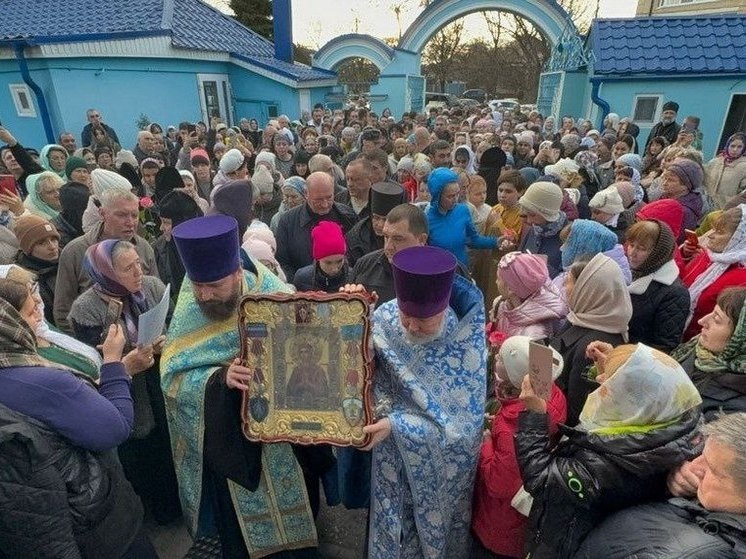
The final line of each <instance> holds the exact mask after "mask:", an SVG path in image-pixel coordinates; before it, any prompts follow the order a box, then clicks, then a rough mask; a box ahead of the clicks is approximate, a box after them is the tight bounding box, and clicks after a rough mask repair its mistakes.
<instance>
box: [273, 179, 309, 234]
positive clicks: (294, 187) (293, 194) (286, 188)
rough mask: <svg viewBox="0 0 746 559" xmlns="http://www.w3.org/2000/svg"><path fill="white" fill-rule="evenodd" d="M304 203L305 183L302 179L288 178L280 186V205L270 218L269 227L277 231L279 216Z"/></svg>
mask: <svg viewBox="0 0 746 559" xmlns="http://www.w3.org/2000/svg"><path fill="white" fill-rule="evenodd" d="M305 201H306V181H305V179H303V178H302V177H288V178H287V179H285V182H284V183H283V185H282V203H281V204H280V208H279V209H278V210H277V213H276V214H275V215H273V216H272V219H271V220H270V222H269V227H270V229H272V231H276V230H277V223H278V222H279V221H280V216H281V215H282V214H283V213H285V212H286V211H288V210H291V209H293V208H295V207H296V206H300V205H301V204H303V203H304V202H305Z"/></svg>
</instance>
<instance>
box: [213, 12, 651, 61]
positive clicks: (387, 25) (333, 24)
mask: <svg viewBox="0 0 746 559" xmlns="http://www.w3.org/2000/svg"><path fill="white" fill-rule="evenodd" d="M207 1H208V3H210V4H213V5H214V6H217V7H219V8H221V9H223V10H227V5H228V3H229V2H228V0H207ZM520 2H521V0H516V6H520ZM599 2H600V5H599V13H598V15H599V17H631V16H634V14H635V8H636V6H637V0H599ZM395 3H399V2H396V0H294V1H293V42H295V43H301V44H304V45H308V46H309V47H311V48H314V49H317V48H319V47H321V46H323V45H324V44H325V43H326V42H327V41H329V40H330V39H333V38H334V37H337V36H339V35H343V34H345V33H352V32H354V31H357V32H358V33H367V34H369V35H373V36H374V37H378V38H380V39H384V38H386V37H398V34H399V31H398V28H397V23H396V18H395V17H394V13H393V11H392V10H391V8H390V7H391V6H392V5H393V4H395ZM410 4H411V5H412V6H413V9H411V10H410V11H408V12H404V13H403V14H402V28H403V29H404V30H406V28H407V26H408V25H409V24H410V23H412V21H414V19H415V18H416V17H417V15H418V14H419V13H420V12H421V11H422V8H419V7H417V4H418V2H417V1H416V0H411V2H410ZM588 4H589V11H591V12H592V10H595V6H596V2H595V0H588ZM466 29H467V30H469V33H468V34H469V37H468V38H474V37H479V36H485V35H486V28H485V27H484V23H483V20H482V18H481V16H479V15H478V14H473V15H472V16H469V17H468V19H467V22H466Z"/></svg>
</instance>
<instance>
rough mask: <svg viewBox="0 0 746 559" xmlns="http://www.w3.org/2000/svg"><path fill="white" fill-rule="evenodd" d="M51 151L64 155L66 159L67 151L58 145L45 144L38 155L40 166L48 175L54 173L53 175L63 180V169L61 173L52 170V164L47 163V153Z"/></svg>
mask: <svg viewBox="0 0 746 559" xmlns="http://www.w3.org/2000/svg"><path fill="white" fill-rule="evenodd" d="M52 150H57V151H61V152H62V153H64V154H65V157H66V158H67V150H66V149H65V148H63V147H62V146H61V145H59V144H47V145H46V146H44V147H43V148H41V152H40V153H39V162H40V163H41V166H42V167H44V169H46V170H47V171H49V172H50V173H54V174H55V175H59V177H60V178H62V179H64V178H65V169H62V170H61V171H55V170H54V168H52V164H51V163H50V162H49V152H50V151H52Z"/></svg>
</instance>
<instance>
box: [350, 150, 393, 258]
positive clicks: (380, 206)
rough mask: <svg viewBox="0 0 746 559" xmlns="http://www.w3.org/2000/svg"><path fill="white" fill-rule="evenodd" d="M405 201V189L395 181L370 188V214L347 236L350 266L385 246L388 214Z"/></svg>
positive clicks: (380, 183) (377, 184)
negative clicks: (384, 236)
mask: <svg viewBox="0 0 746 559" xmlns="http://www.w3.org/2000/svg"><path fill="white" fill-rule="evenodd" d="M356 161H357V160H356ZM350 166H352V163H351V164H350V165H348V167H347V169H348V170H349V168H350ZM348 182H349V181H348ZM404 201H405V200H404V189H403V188H402V187H401V186H400V185H398V184H396V183H394V182H379V183H376V184H374V185H373V186H372V187H371V188H370V190H369V200H368V204H367V205H368V207H369V208H370V213H369V215H368V216H366V217H364V218H362V219H361V220H360V221H358V222H357V223H356V224H355V226H354V227H353V228H352V229H351V230H350V231H349V233H347V235H346V236H345V241H346V242H347V263H348V264H349V265H350V266H354V265H355V263H356V262H357V261H358V260H359V259H360V258H362V257H363V256H365V255H366V254H370V253H371V252H373V251H374V250H379V249H382V248H383V228H384V225H385V223H386V216H387V215H388V214H389V212H390V211H391V210H392V209H393V208H395V207H396V206H398V205H399V204H402V203H404Z"/></svg>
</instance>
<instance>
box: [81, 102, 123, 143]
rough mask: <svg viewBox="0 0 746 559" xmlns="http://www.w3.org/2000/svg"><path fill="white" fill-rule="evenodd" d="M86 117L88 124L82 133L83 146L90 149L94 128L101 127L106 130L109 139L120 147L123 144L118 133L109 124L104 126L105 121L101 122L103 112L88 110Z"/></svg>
mask: <svg viewBox="0 0 746 559" xmlns="http://www.w3.org/2000/svg"><path fill="white" fill-rule="evenodd" d="M85 116H86V118H87V119H88V124H86V125H85V126H84V127H83V131H82V132H81V133H80V145H81V146H83V147H88V146H90V145H91V140H92V139H93V136H92V134H93V127H94V126H100V127H101V128H103V129H104V130H106V134H107V135H108V136H109V138H111V139H112V140H114V141H115V142H116V143H118V144H120V145H121V144H122V142H120V141H119V136H117V133H116V131H115V130H114V129H113V128H112V127H111V126H109V125H108V124H104V122H103V120H101V112H100V111H99V110H98V109H88V110H87V111H86V112H85Z"/></svg>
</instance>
